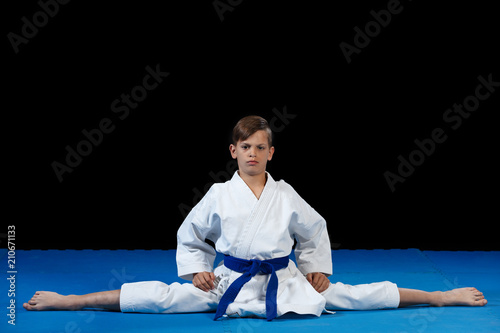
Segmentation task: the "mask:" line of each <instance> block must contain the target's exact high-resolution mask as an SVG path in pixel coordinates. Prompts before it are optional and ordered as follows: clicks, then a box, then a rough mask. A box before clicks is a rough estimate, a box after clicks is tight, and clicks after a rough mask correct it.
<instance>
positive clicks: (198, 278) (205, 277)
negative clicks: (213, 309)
mask: <svg viewBox="0 0 500 333" xmlns="http://www.w3.org/2000/svg"><path fill="white" fill-rule="evenodd" d="M214 280H215V274H214V273H212V272H200V273H194V274H193V285H194V286H195V287H196V288H198V289H201V290H203V291H210V290H212V289H214V288H215V287H214Z"/></svg>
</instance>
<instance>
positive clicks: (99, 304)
mask: <svg viewBox="0 0 500 333" xmlns="http://www.w3.org/2000/svg"><path fill="white" fill-rule="evenodd" d="M23 307H24V308H25V309H26V310H30V311H32V310H33V311H36V310H37V311H45V310H81V309H84V308H99V309H105V310H111V311H120V290H119V289H118V290H110V291H103V292H97V293H91V294H86V295H66V296H65V295H60V294H58V293H55V292H52V291H37V292H36V293H35V294H34V295H33V297H32V298H31V299H30V300H29V301H28V302H27V303H24V304H23Z"/></svg>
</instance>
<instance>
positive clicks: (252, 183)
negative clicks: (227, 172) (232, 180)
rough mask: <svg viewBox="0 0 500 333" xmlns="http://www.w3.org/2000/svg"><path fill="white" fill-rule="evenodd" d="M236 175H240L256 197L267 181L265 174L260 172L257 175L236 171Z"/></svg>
mask: <svg viewBox="0 0 500 333" xmlns="http://www.w3.org/2000/svg"><path fill="white" fill-rule="evenodd" d="M238 175H240V177H241V179H243V181H244V182H245V183H246V184H247V185H248V187H250V190H252V192H253V193H254V194H255V196H256V197H257V199H258V198H259V197H260V194H261V193H262V190H263V189H264V186H265V185H266V181H267V174H266V173H265V172H262V173H260V174H258V175H248V174H246V173H243V172H240V171H238Z"/></svg>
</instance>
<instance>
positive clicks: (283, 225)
mask: <svg viewBox="0 0 500 333" xmlns="http://www.w3.org/2000/svg"><path fill="white" fill-rule="evenodd" d="M229 149H230V152H231V156H232V158H233V159H237V162H238V171H237V172H236V173H235V174H234V176H233V178H232V179H231V180H230V181H227V182H226V183H222V184H214V185H213V186H212V187H211V189H210V190H209V191H208V192H207V194H206V195H205V197H204V198H203V199H202V200H201V201H200V202H199V203H198V204H197V205H196V206H195V207H194V208H193V209H192V211H191V212H190V213H189V215H188V216H187V217H186V219H185V221H184V222H183V224H182V225H181V227H180V228H179V231H178V234H177V239H178V246H177V268H178V274H179V276H180V277H182V278H184V279H187V280H191V281H192V283H184V284H179V283H172V284H170V285H167V284H164V283H162V282H158V281H149V282H136V283H126V284H124V285H123V286H122V287H121V289H120V290H112V291H105V292H99V293H93V294H87V295H68V296H63V295H59V294H57V293H54V292H43V291H40V292H36V293H35V295H34V296H33V298H32V299H31V300H30V301H29V302H28V303H24V305H23V306H24V308H25V309H27V310H52V309H58V310H79V309H82V308H86V307H90V308H103V309H108V310H117V311H122V312H146V313H180V312H201V311H216V315H215V319H217V318H220V317H221V316H226V315H227V316H242V317H245V316H258V317H265V318H267V319H268V320H272V319H273V318H275V317H277V316H281V315H283V314H285V313H287V312H295V313H298V314H314V315H316V316H319V315H320V314H321V313H322V312H323V311H324V310H325V309H326V310H335V309H352V310H368V309H382V308H396V307H403V306H408V305H416V304H430V305H434V306H444V305H470V306H483V305H485V304H486V303H487V301H486V299H485V298H484V296H483V294H482V293H481V292H480V291H478V290H477V289H475V288H461V289H454V290H450V291H446V292H440V291H435V292H425V291H421V290H413V289H404V288H398V287H397V286H396V285H395V284H394V283H391V282H388V281H385V282H379V283H372V284H363V285H357V286H350V285H344V284H342V283H340V282H338V283H335V284H332V283H330V281H329V280H328V278H327V276H329V275H330V274H332V259H331V250H330V241H329V239H328V233H327V230H326V222H325V220H324V219H323V218H322V217H321V216H320V215H319V214H318V213H317V212H316V211H315V210H314V209H312V208H311V207H310V206H309V205H308V204H307V203H306V202H305V201H304V200H303V199H302V198H301V197H300V196H299V195H298V194H297V193H296V192H295V191H294V189H293V188H292V187H291V186H290V185H288V184H287V183H285V182H284V181H279V182H276V181H274V179H273V178H272V177H271V175H270V174H269V173H267V172H266V164H267V162H268V161H270V160H271V159H272V157H273V154H274V147H273V145H272V132H271V129H270V127H269V125H268V123H267V121H266V120H265V119H263V118H261V117H258V116H248V117H245V118H243V119H241V120H240V121H239V122H238V123H237V124H236V126H235V127H234V130H233V143H232V144H231V145H230V146H229ZM206 239H209V240H211V241H213V242H214V243H215V248H216V249H217V251H218V252H221V253H223V254H224V255H225V259H224V261H223V264H222V263H221V264H220V265H219V266H218V267H217V268H215V270H214V269H213V264H214V259H215V255H216V252H215V249H214V248H212V247H211V246H210V245H209V244H207V243H206V242H205V240H206ZM294 240H296V241H297V244H296V247H295V255H296V260H297V266H296V265H295V264H294V263H293V262H292V261H291V260H289V259H288V255H289V254H290V253H291V251H292V247H293V245H294Z"/></svg>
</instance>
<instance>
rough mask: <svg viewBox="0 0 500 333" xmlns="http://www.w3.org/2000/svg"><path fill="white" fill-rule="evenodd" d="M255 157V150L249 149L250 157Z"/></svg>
mask: <svg viewBox="0 0 500 333" xmlns="http://www.w3.org/2000/svg"><path fill="white" fill-rule="evenodd" d="M255 156H257V151H256V149H255V148H253V147H252V148H250V157H255Z"/></svg>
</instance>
